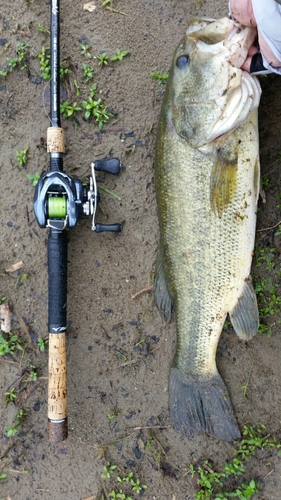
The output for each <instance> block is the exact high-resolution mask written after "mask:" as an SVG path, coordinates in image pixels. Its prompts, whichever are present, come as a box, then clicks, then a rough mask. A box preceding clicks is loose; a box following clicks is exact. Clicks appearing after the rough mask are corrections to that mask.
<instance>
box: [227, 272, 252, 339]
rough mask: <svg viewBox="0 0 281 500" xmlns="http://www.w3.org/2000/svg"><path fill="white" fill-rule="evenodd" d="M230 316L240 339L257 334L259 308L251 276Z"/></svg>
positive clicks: (249, 337)
mask: <svg viewBox="0 0 281 500" xmlns="http://www.w3.org/2000/svg"><path fill="white" fill-rule="evenodd" d="M229 317H230V321H231V323H232V326H233V328H234V330H235V332H236V333H237V335H238V337H239V338H240V339H242V340H250V339H251V338H252V337H253V336H254V335H256V333H257V331H258V328H259V310H258V304H257V297H256V294H255V291H254V288H253V285H252V280H251V277H249V278H248V279H247V280H246V281H245V286H244V289H243V293H242V295H241V297H239V299H238V302H237V304H236V306H235V307H234V309H233V310H232V311H231V312H230V313H229Z"/></svg>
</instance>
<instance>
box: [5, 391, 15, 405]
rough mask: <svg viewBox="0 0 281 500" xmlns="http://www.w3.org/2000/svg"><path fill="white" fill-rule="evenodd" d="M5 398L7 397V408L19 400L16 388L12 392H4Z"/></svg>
mask: <svg viewBox="0 0 281 500" xmlns="http://www.w3.org/2000/svg"><path fill="white" fill-rule="evenodd" d="M4 396H6V399H5V404H6V406H7V405H8V404H9V403H12V402H14V401H15V399H16V398H17V392H16V388H15V387H13V388H12V389H11V390H10V391H7V392H4Z"/></svg>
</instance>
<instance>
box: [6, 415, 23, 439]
mask: <svg viewBox="0 0 281 500" xmlns="http://www.w3.org/2000/svg"><path fill="white" fill-rule="evenodd" d="M25 415H26V413H25V411H24V410H23V409H20V410H19V411H18V413H17V414H16V417H15V419H14V420H13V422H12V425H8V426H6V435H7V437H14V436H16V435H17V433H18V431H19V426H20V422H21V420H22V419H23V418H24V417H25Z"/></svg>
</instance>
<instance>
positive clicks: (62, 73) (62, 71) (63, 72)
mask: <svg viewBox="0 0 281 500" xmlns="http://www.w3.org/2000/svg"><path fill="white" fill-rule="evenodd" d="M71 73H72V71H71V70H70V69H69V68H67V67H66V62H65V61H62V62H61V64H60V77H61V78H62V77H64V76H67V75H71Z"/></svg>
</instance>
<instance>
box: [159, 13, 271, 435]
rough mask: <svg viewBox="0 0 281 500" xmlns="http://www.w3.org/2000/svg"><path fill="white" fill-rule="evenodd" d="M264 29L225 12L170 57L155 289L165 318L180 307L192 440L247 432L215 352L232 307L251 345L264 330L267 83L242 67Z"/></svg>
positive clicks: (179, 424) (180, 371)
mask: <svg viewBox="0 0 281 500" xmlns="http://www.w3.org/2000/svg"><path fill="white" fill-rule="evenodd" d="M255 36H256V30H255V29H253V28H251V27H244V26H241V25H240V24H238V23H237V22H234V21H232V20H230V19H228V18H222V19H219V20H211V19H210V20H209V19H203V20H195V21H193V22H190V24H189V25H188V28H187V31H186V33H185V35H184V36H183V38H182V39H181V41H180V43H179V44H178V46H177V48H176V50H175V53H174V56H173V61H172V66H171V70H170V72H169V77H168V79H167V83H166V88H165V94H164V98H163V103H162V108H161V113H160V117H159V122H158V128H157V134H156V146H155V161H154V167H155V191H156V201H157V211H158V219H159V228H160V236H159V245H158V252H157V257H156V267H155V280H154V294H155V302H156V305H157V306H158V308H159V309H160V311H161V312H162V314H163V315H164V316H165V318H166V319H167V320H168V321H169V320H170V319H171V315H172V311H173V310H174V311H175V313H174V314H175V321H176V331H177V347H176V352H175V355H174V358H173V361H172V365H171V369H170V374H169V407H170V418H171V422H172V424H173V427H174V429H175V430H176V431H180V432H181V433H182V434H183V435H185V436H187V437H191V436H193V435H194V434H198V433H205V434H207V435H209V436H213V437H215V438H218V439H225V440H227V441H232V440H234V439H239V438H240V437H241V434H240V430H239V426H238V424H237V420H236V417H235V414H234V411H233V407H232V403H231V399H230V396H229V393H228V390H227V388H226V386H225V383H224V381H223V380H222V378H221V376H220V374H219V372H218V369H217V366H216V350H217V345H218V341H219V338H220V335H221V332H222V330H223V326H224V323H225V320H226V316H227V314H228V315H229V318H230V321H231V323H232V326H233V329H234V331H235V332H236V334H237V335H238V337H239V338H240V339H242V340H243V341H248V340H250V339H251V338H252V337H253V336H254V335H255V334H256V333H257V330H258V327H259V313H258V306H257V299H256V294H255V291H254V288H253V284H252V279H251V274H250V272H251V263H252V255H253V251H254V242H255V228H256V218H257V203H258V197H259V190H260V163H259V140H258V116H257V113H258V111H257V110H258V106H259V101H260V96H261V88H260V84H259V81H258V79H257V78H256V77H255V76H252V75H251V74H249V73H247V72H245V71H243V70H242V69H241V65H242V64H243V61H244V60H245V59H246V55H247V53H248V49H249V47H250V46H251V45H252V43H253V40H254V38H255Z"/></svg>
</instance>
